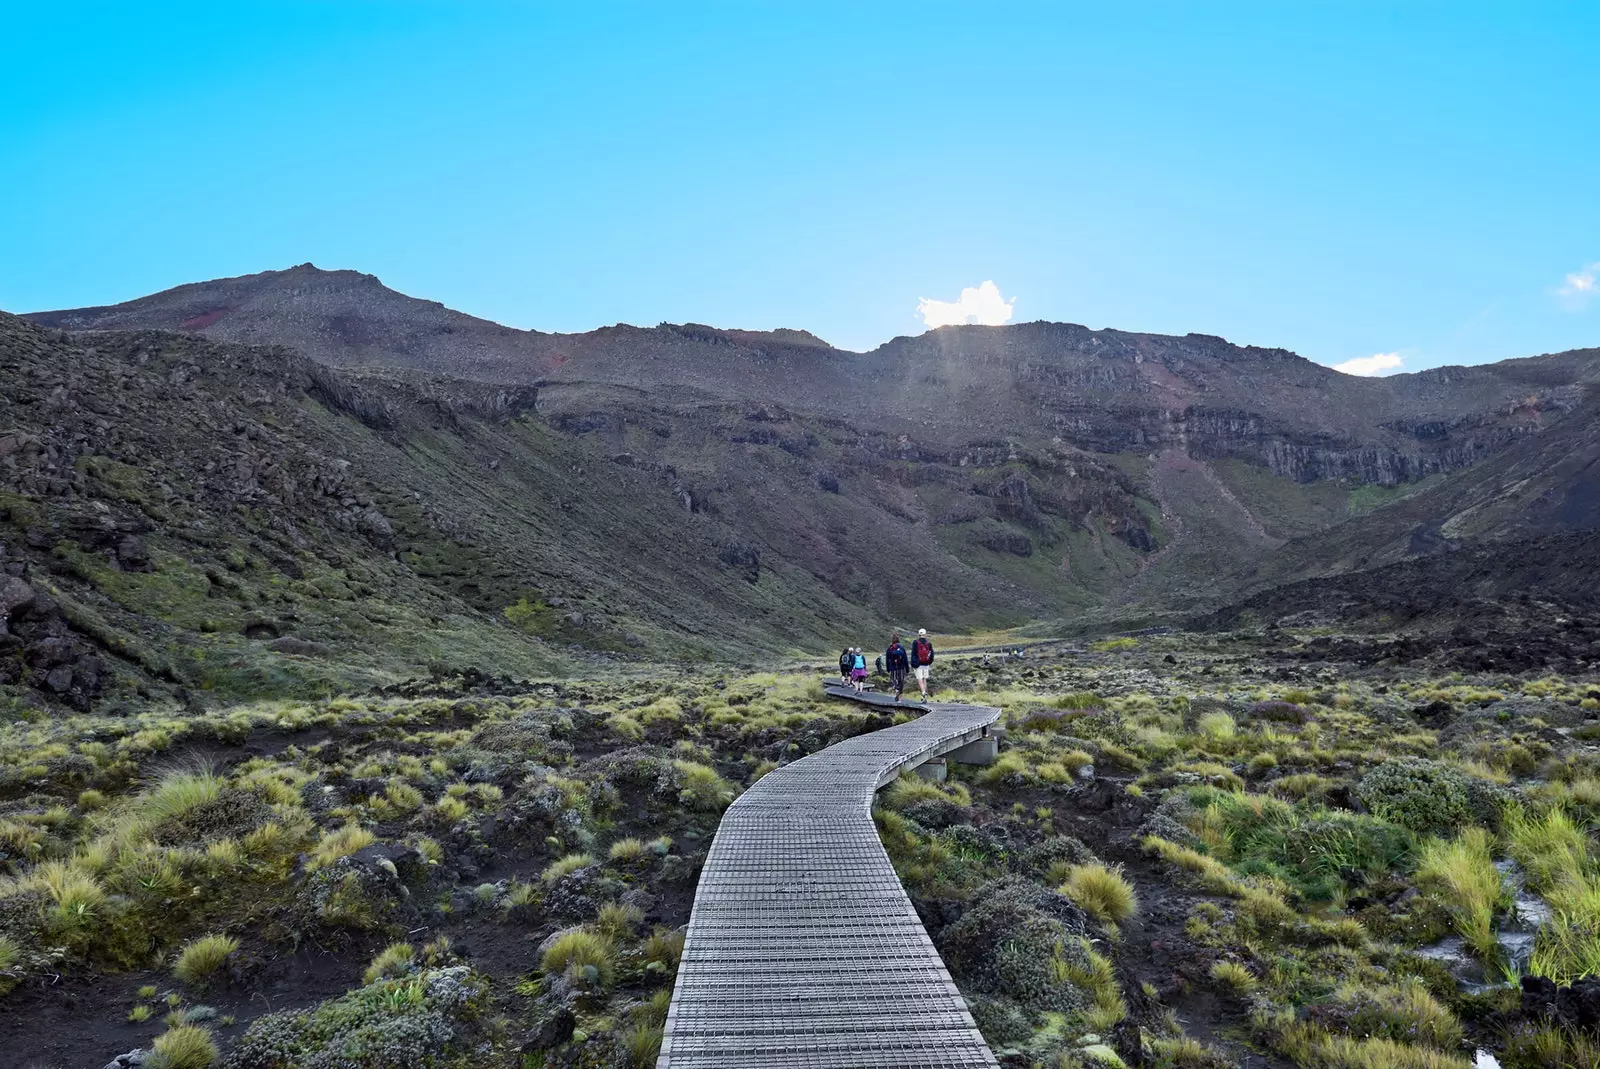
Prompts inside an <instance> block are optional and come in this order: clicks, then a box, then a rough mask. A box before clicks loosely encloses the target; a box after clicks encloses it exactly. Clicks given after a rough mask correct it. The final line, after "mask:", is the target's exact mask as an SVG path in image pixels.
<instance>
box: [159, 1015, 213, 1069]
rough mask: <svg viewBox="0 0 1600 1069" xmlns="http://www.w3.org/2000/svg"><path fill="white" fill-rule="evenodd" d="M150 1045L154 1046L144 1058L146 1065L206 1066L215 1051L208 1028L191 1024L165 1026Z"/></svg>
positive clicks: (203, 1068) (170, 1068) (196, 1068)
mask: <svg viewBox="0 0 1600 1069" xmlns="http://www.w3.org/2000/svg"><path fill="white" fill-rule="evenodd" d="M152 1046H153V1047H154V1048H155V1050H154V1053H153V1054H152V1055H151V1057H150V1058H149V1059H148V1060H147V1061H146V1062H145V1066H146V1067H147V1069H208V1067H209V1066H211V1065H213V1064H214V1063H215V1062H216V1060H217V1056H218V1053H219V1052H218V1050H217V1044H216V1041H215V1040H213V1039H212V1038H211V1033H210V1031H209V1030H207V1029H204V1028H201V1027H200V1026H198V1025H192V1024H180V1025H178V1026H177V1027H175V1028H171V1029H168V1030H167V1031H166V1032H165V1033H163V1034H162V1035H159V1036H157V1037H156V1041H155V1043H154V1044H152Z"/></svg>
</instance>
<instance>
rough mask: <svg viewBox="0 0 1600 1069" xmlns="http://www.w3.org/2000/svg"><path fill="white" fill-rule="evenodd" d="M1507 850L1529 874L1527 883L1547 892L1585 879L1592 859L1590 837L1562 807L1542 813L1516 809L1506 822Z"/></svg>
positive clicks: (1554, 807) (1509, 814)
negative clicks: (1538, 814) (1585, 870)
mask: <svg viewBox="0 0 1600 1069" xmlns="http://www.w3.org/2000/svg"><path fill="white" fill-rule="evenodd" d="M1505 838H1506V851H1507V853H1509V854H1510V855H1511V856H1512V857H1513V858H1514V859H1515V860H1516V862H1517V864H1519V865H1521V866H1522V869H1523V871H1524V872H1526V873H1527V874H1528V885H1529V886H1530V887H1531V888H1533V889H1534V890H1536V891H1548V890H1550V889H1552V888H1554V887H1557V886H1558V885H1560V884H1562V883H1565V882H1569V881H1582V879H1583V872H1584V869H1585V868H1586V867H1587V865H1588V862H1589V836H1588V833H1587V832H1585V831H1584V830H1583V829H1582V828H1580V827H1579V826H1578V825H1577V824H1576V823H1575V822H1574V821H1573V819H1572V818H1571V816H1569V815H1568V814H1567V812H1566V810H1565V809H1563V808H1562V807H1560V806H1552V807H1550V808H1549V809H1548V810H1546V811H1545V812H1544V814H1543V815H1541V816H1537V817H1535V816H1530V815H1528V814H1527V813H1525V812H1523V811H1522V810H1521V809H1513V810H1512V811H1511V812H1510V813H1508V814H1507V816H1506V822H1505Z"/></svg>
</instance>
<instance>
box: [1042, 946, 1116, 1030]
mask: <svg viewBox="0 0 1600 1069" xmlns="http://www.w3.org/2000/svg"><path fill="white" fill-rule="evenodd" d="M1081 945H1082V949H1083V961H1082V962H1081V963H1079V962H1074V961H1070V960H1068V959H1067V958H1066V957H1065V956H1063V955H1062V953H1061V952H1060V948H1057V951H1056V953H1055V955H1054V957H1053V958H1052V966H1053V969H1054V971H1055V974H1056V978H1057V979H1058V980H1066V981H1069V982H1071V983H1072V984H1074V985H1076V986H1077V987H1079V988H1081V989H1082V990H1083V991H1084V992H1085V993H1086V994H1087V995H1088V996H1089V1001H1090V1007H1089V1009H1088V1010H1087V1011H1086V1012H1085V1013H1084V1021H1085V1023H1087V1024H1088V1025H1089V1027H1091V1028H1093V1029H1095V1030H1096V1031H1101V1032H1104V1031H1109V1030H1110V1028H1111V1026H1112V1025H1114V1024H1116V1023H1117V1022H1118V1021H1120V1020H1122V1019H1123V1018H1124V1017H1126V1016H1127V1015H1128V1005H1127V1003H1126V1002H1124V1001H1123V999H1122V986H1121V985H1120V984H1118V983H1117V970H1116V967H1115V966H1113V965H1112V964H1111V962H1110V961H1109V960H1108V959H1107V958H1105V957H1103V956H1102V955H1100V954H1097V953H1096V952H1095V951H1094V949H1093V948H1092V947H1090V946H1089V944H1088V942H1087V941H1082V942H1081Z"/></svg>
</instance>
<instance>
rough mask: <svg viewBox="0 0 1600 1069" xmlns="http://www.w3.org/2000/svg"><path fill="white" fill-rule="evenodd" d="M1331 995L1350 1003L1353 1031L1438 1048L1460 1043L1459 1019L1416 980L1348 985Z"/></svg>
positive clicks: (1340, 1000)
mask: <svg viewBox="0 0 1600 1069" xmlns="http://www.w3.org/2000/svg"><path fill="white" fill-rule="evenodd" d="M1334 998H1335V1001H1337V1002H1340V1003H1344V1004H1346V1005H1348V1006H1350V1007H1352V1013H1351V1015H1350V1030H1351V1031H1352V1032H1353V1033H1356V1034H1359V1035H1369V1036H1381V1037H1386V1038H1389V1039H1394V1040H1400V1041H1403V1042H1408V1043H1422V1044H1425V1045H1427V1046H1430V1047H1434V1048H1436V1049H1438V1050H1442V1051H1454V1050H1456V1049H1458V1048H1459V1047H1460V1046H1461V1041H1462V1037H1463V1035H1464V1032H1463V1030H1462V1027H1461V1022H1460V1021H1458V1020H1456V1017H1455V1014H1453V1013H1451V1012H1450V1010H1449V1008H1448V1007H1446V1006H1445V1005H1444V1004H1443V1003H1442V1002H1440V1001H1439V1000H1438V999H1436V998H1434V997H1433V995H1432V994H1431V993H1429V991H1428V989H1427V988H1425V987H1423V986H1422V985H1421V984H1420V983H1412V984H1407V985H1405V986H1401V987H1373V986H1370V985H1366V984H1357V985H1348V986H1346V987H1344V988H1341V989H1340V990H1339V991H1337V992H1335V995H1334Z"/></svg>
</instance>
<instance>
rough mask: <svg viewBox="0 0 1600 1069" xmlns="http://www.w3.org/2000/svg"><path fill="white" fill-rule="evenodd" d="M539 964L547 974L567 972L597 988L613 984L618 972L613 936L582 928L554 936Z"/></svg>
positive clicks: (576, 981)
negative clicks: (612, 942) (611, 937)
mask: <svg viewBox="0 0 1600 1069" xmlns="http://www.w3.org/2000/svg"><path fill="white" fill-rule="evenodd" d="M539 964H540V967H541V968H542V969H543V970H544V973H545V975H546V976H554V975H556V974H557V973H563V974H565V975H566V977H567V978H568V979H569V980H571V981H573V982H574V983H580V984H584V985H586V986H588V987H591V988H596V989H603V988H607V987H610V986H611V981H612V979H613V977H614V975H615V972H616V956H615V952H614V951H613V949H612V946H611V940H610V939H608V938H606V936H604V935H602V934H601V933H599V932H591V931H586V930H584V929H582V928H573V929H571V930H569V931H565V932H562V933H561V934H560V935H558V936H556V937H555V938H554V939H553V940H551V942H550V945H549V946H548V947H546V948H545V951H544V955H543V956H542V957H541V958H540V962H539Z"/></svg>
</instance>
